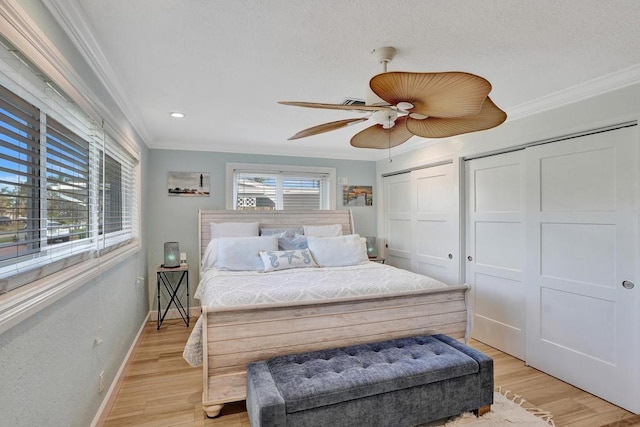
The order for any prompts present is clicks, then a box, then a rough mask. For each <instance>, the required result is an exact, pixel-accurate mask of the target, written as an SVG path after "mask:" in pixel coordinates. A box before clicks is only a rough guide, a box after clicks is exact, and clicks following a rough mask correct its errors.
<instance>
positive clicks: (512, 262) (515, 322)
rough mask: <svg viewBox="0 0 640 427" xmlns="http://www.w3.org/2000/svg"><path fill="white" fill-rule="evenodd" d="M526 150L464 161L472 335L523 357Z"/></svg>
mask: <svg viewBox="0 0 640 427" xmlns="http://www.w3.org/2000/svg"><path fill="white" fill-rule="evenodd" d="M522 156H523V151H517V152H513V153H507V154H501V155H496V156H491V157H485V158H481V159H475V160H469V161H467V162H465V169H466V171H465V176H466V191H465V194H466V239H465V240H466V256H467V260H466V271H465V273H466V281H467V283H468V284H469V285H470V286H471V292H470V303H471V308H472V311H473V330H472V333H471V336H472V337H473V338H475V339H477V340H479V341H482V342H484V343H486V344H488V345H490V346H492V347H495V348H497V349H500V350H502V351H504V352H505V353H509V354H511V355H513V356H515V357H517V358H519V359H524V357H525V336H524V320H525V314H524V307H525V299H524V289H523V280H522V275H523V273H522V270H523V268H524V265H523V264H524V257H523V254H524V225H523V218H524V214H523V211H524V193H523V190H524V189H523V165H522Z"/></svg>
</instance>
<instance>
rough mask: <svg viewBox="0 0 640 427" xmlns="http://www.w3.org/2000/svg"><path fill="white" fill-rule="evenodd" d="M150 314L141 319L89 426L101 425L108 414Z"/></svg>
mask: <svg viewBox="0 0 640 427" xmlns="http://www.w3.org/2000/svg"><path fill="white" fill-rule="evenodd" d="M150 316H151V313H149V314H147V316H146V317H145V318H144V320H143V321H142V325H141V326H140V329H139V330H138V333H137V334H136V337H135V339H134V340H133V343H131V347H129V351H127V355H126V356H125V357H124V360H123V361H122V364H121V365H120V368H119V369H118V372H116V375H115V377H114V378H113V381H112V382H111V386H109V390H107V393H106V394H105V396H104V399H102V404H101V405H100V407H99V408H98V412H96V415H95V416H94V417H93V421H92V422H91V427H97V426H100V425H103V424H104V422H105V420H106V418H107V416H108V415H109V411H110V410H111V407H112V406H113V403H114V402H115V396H114V395H113V394H114V393H117V392H118V390H119V389H120V384H121V382H122V381H124V377H123V374H124V372H125V369H126V368H127V365H128V363H129V359H130V358H131V356H132V355H133V352H134V351H135V349H136V347H137V346H138V344H139V343H140V337H141V336H142V332H143V331H144V328H145V326H146V324H147V322H148V321H149V319H150V318H152V317H150ZM112 397H113V399H112ZM103 417H104V418H103Z"/></svg>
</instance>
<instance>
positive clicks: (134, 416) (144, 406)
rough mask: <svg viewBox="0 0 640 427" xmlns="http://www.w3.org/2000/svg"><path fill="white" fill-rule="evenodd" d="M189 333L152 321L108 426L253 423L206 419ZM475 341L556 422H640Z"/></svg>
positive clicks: (227, 413) (230, 411)
mask: <svg viewBox="0 0 640 427" xmlns="http://www.w3.org/2000/svg"><path fill="white" fill-rule="evenodd" d="M195 320H196V319H192V321H191V322H190V324H191V325H193V324H195ZM189 332H190V328H186V327H185V326H184V323H183V322H182V320H181V319H167V320H165V322H164V323H163V324H162V327H161V328H160V330H159V331H157V330H156V323H155V322H149V323H148V324H147V326H146V328H145V330H144V333H143V334H142V337H141V340H142V342H141V343H140V346H139V348H138V350H137V352H136V353H135V355H134V359H133V361H132V362H130V365H129V368H128V369H127V373H126V377H125V379H124V381H123V383H122V386H121V388H120V390H119V392H118V393H117V395H116V397H115V401H114V404H113V406H112V408H111V411H110V412H109V414H108V416H107V417H106V420H105V422H104V423H103V425H105V426H108V427H118V426H153V427H158V426H177V427H187V426H189V427H191V426H193V427H201V426H219V427H221V426H224V427H249V417H248V416H247V412H246V410H245V406H244V402H238V403H234V404H228V405H225V407H224V408H223V410H222V415H221V416H220V417H218V418H215V419H209V418H207V417H206V415H205V414H204V412H203V411H202V408H201V406H200V403H201V398H202V396H201V395H202V369H201V368H192V367H190V366H189V365H188V364H187V363H186V362H185V361H184V359H183V358H182V350H183V347H184V344H185V343H186V341H187V338H188V336H189ZM470 344H471V346H473V347H475V348H477V349H479V350H480V351H482V352H484V353H486V354H488V355H489V356H490V357H492V358H493V360H494V371H495V383H496V385H500V386H502V387H504V388H507V389H509V390H511V391H512V392H514V393H517V394H519V395H521V396H522V397H523V398H525V399H526V400H527V401H528V402H529V403H530V404H532V405H534V406H536V407H539V408H542V409H545V410H547V411H550V412H551V413H553V417H554V421H555V423H556V425H557V426H580V427H583V426H584V427H590V426H593V427H595V426H599V427H605V426H606V427H623V426H625V427H626V426H640V416H637V415H634V414H632V413H630V412H627V411H625V410H623V409H621V408H619V407H617V406H615V405H612V404H610V403H608V402H605V401H603V400H602V399H599V398H597V397H595V396H592V395H590V394H588V393H586V392H584V391H582V390H579V389H577V388H575V387H572V386H570V385H568V384H566V383H564V382H562V381H560V380H557V379H555V378H553V377H550V376H548V375H546V374H544V373H542V372H540V371H537V370H535V369H533V368H530V367H528V366H525V365H524V363H523V362H522V361H521V360H518V359H515V358H513V357H511V356H509V355H507V354H505V353H502V352H500V351H498V350H495V349H493V348H491V347H489V346H486V345H484V344H482V343H480V342H477V341H473V340H472V342H471V343H470Z"/></svg>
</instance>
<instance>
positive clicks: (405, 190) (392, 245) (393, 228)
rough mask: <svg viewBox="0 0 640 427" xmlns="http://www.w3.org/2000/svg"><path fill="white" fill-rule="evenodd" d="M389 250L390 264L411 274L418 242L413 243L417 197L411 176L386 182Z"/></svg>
mask: <svg viewBox="0 0 640 427" xmlns="http://www.w3.org/2000/svg"><path fill="white" fill-rule="evenodd" d="M384 194H385V199H386V200H387V204H386V206H385V215H386V221H385V222H386V231H387V250H386V255H385V256H386V262H387V263H388V264H390V265H393V266H394V267H398V268H402V269H405V270H410V271H411V263H412V258H413V251H414V247H415V242H414V240H413V236H414V230H413V220H412V219H413V210H414V209H415V207H414V197H412V194H413V185H412V184H411V173H409V172H407V173H403V174H400V175H393V176H388V177H385V178H384Z"/></svg>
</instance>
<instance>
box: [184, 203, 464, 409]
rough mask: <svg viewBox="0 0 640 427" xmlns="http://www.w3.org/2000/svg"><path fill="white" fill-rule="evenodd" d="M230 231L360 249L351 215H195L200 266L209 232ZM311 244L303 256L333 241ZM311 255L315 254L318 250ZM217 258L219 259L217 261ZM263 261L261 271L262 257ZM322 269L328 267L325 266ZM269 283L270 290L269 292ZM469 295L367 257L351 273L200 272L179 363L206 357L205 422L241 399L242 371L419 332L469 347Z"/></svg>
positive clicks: (348, 268)
mask: <svg viewBox="0 0 640 427" xmlns="http://www.w3.org/2000/svg"><path fill="white" fill-rule="evenodd" d="M229 223H233V224H238V223H253V224H255V223H259V229H260V230H261V231H262V230H264V231H265V232H266V231H267V229H289V230H290V229H300V228H302V227H305V226H309V225H313V226H314V227H317V228H323V227H324V228H329V227H333V228H335V227H337V228H339V229H340V230H339V231H340V234H341V235H342V236H344V237H335V238H333V239H334V240H340V241H343V240H345V241H346V240H349V241H353V242H356V241H355V240H354V239H355V237H354V236H351V235H353V234H354V231H355V229H354V225H353V217H352V214H351V211H349V210H335V211H305V212H296V211H222V210H200V212H199V230H200V242H199V247H200V251H201V254H203V255H202V256H201V259H202V257H203V256H204V257H205V259H206V258H207V257H208V255H207V253H206V252H207V251H209V250H210V248H211V246H215V244H212V245H209V242H210V240H211V236H212V233H215V231H214V227H215V226H223V225H226V224H229ZM212 224H214V225H212ZM309 228H311V227H309ZM296 236H298V234H296ZM352 237H354V238H353V239H352ZM308 239H309V248H311V245H312V239H315V240H313V244H314V245H315V246H313V247H314V248H319V247H321V246H318V245H319V244H324V245H326V244H327V242H331V241H332V240H331V238H324V237H323V238H314V237H308ZM230 240H232V239H229V238H226V239H218V243H217V245H218V251H220V248H221V243H220V242H223V241H224V242H228V241H230ZM238 240H240V239H238ZM249 240H251V239H249ZM277 240H278V239H276V241H277ZM354 244H357V243H354ZM362 244H363V245H364V243H362ZM317 251H318V252H316V253H317V254H318V256H320V252H319V251H320V249H317ZM310 252H311V251H310ZM336 253H337V254H339V253H340V252H339V251H338V252H336ZM223 254H224V252H222V253H220V252H219V253H218V260H219V262H221V257H222V256H223ZM263 256H266V252H263ZM323 256H325V257H326V256H327V255H323ZM314 258H315V255H314ZM263 260H264V265H265V266H266V265H267V263H268V261H267V260H268V258H266V257H264V258H263ZM325 263H326V264H331V262H330V261H328V260H327V258H325V262H324V263H323V265H324V264H325ZM265 268H266V267H265ZM265 281H271V282H274V283H275V286H274V287H273V288H270V287H269V288H268V287H266V285H265V284H264V283H265ZM395 282H398V285H399V286H400V287H396V285H394V284H393V283H395ZM467 291H468V286H467V285H464V284H462V285H445V284H443V283H441V282H438V281H436V280H434V279H431V278H428V277H426V276H422V275H417V274H413V273H411V272H407V271H405V270H400V269H397V268H394V267H391V266H388V265H382V264H379V263H375V262H367V261H366V251H365V261H364V262H360V263H356V264H355V265H344V266H329V267H324V266H316V267H315V268H295V269H283V270H277V271H269V272H262V271H261V272H257V271H226V270H225V269H222V270H219V269H217V268H211V269H207V268H205V269H203V270H201V279H200V283H199V285H198V289H197V291H196V297H197V298H199V299H200V301H201V304H202V315H201V317H200V318H199V319H198V321H197V322H196V325H195V326H194V329H193V332H192V334H191V336H190V338H189V342H188V343H187V346H186V347H185V353H184V355H185V359H187V361H188V362H189V363H190V364H192V365H197V364H198V362H199V358H201V359H202V372H203V393H202V404H203V409H204V410H205V412H206V413H207V416H209V417H215V416H217V415H219V414H220V411H221V409H222V407H223V406H224V404H225V403H228V402H235V401H241V400H244V399H245V398H246V388H245V383H246V365H247V364H248V363H251V362H255V361H259V360H264V359H268V358H270V357H274V356H280V355H284V354H292V353H298V352H306V351H313V350H320V349H325V348H332V347H340V346H347V345H353V344H360V343H365V342H372V341H382V340H386V339H392V338H401V337H407V336H413V335H420V334H422V335H424V334H433V333H442V334H446V335H449V336H452V337H454V338H458V339H464V340H465V341H466V340H467V338H468V333H469V324H470V321H469V318H470V317H469V316H468V310H467ZM194 355H195V356H194Z"/></svg>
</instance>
